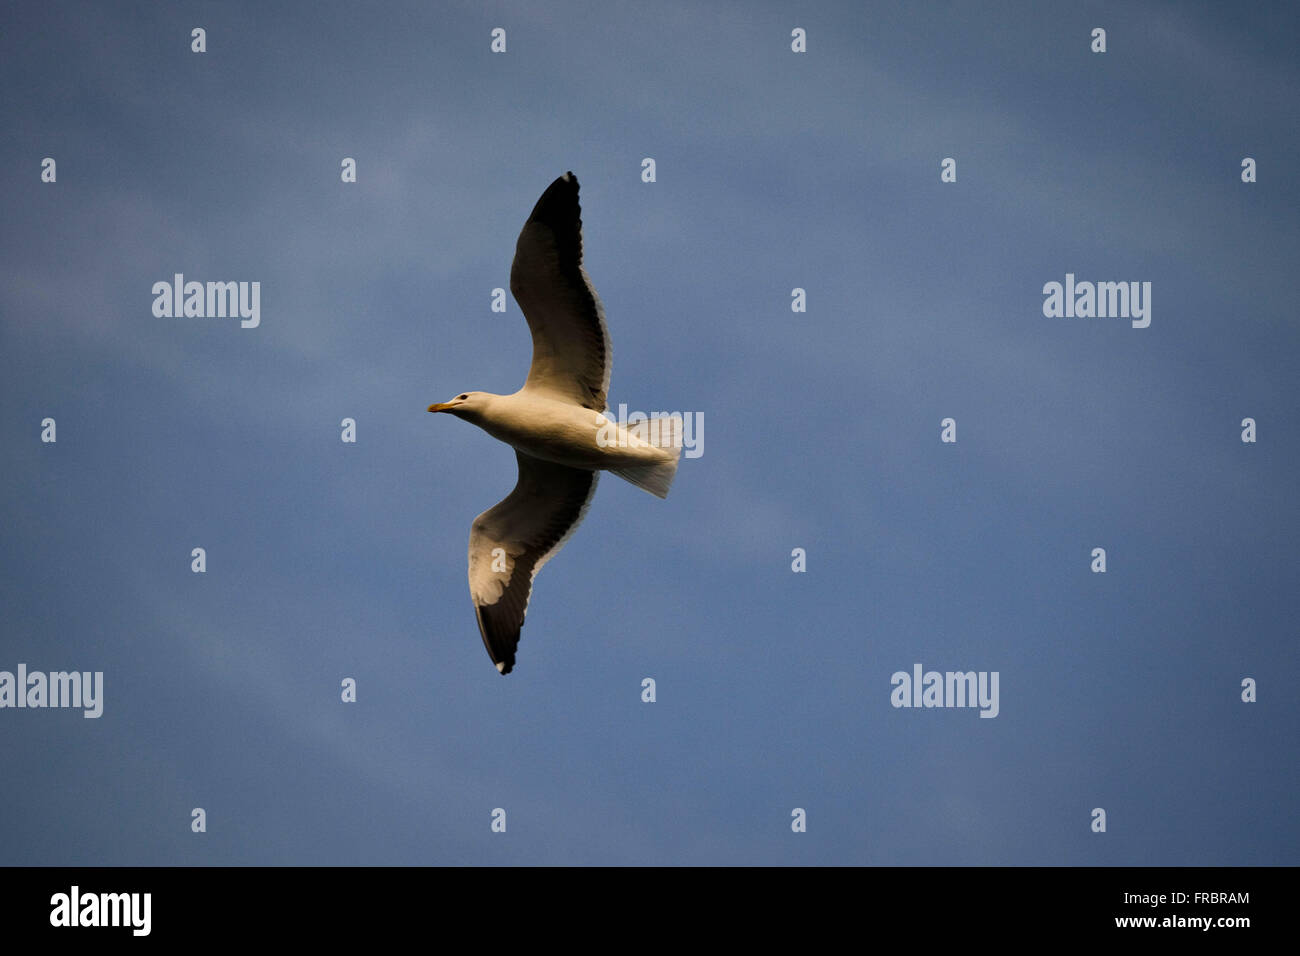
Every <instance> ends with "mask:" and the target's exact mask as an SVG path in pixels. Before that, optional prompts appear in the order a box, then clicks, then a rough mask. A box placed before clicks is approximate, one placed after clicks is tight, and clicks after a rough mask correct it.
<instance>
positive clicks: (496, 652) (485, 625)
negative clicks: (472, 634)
mask: <svg viewBox="0 0 1300 956" xmlns="http://www.w3.org/2000/svg"><path fill="white" fill-rule="evenodd" d="M485 610H486V608H484V607H481V606H479V605H475V606H474V616H475V617H477V618H478V632H479V635H480V636H481V637H482V638H483V647H484V649H485V650H487V652H488V657H490V658H491V659H492V663H493V664H495V665H496V668H497V673H499V674H501V675H502V676H503V677H504V676H505V675H506V674H509V673H510V672H511V671H512V670H514V669H515V648H516V647H518V646H519V630H520V628H519V627H516V628H514V629H513V633H507V631H508V630H509V629H506V628H502V627H501V625H500V623H499V622H498V621H496V620H495V619H493V616H492V615H491V614H490V613H488V614H485V613H484V611H485ZM522 624H523V622H522V621H521V622H520V625H521V626H522Z"/></svg>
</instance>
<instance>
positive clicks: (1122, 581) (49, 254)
mask: <svg viewBox="0 0 1300 956" xmlns="http://www.w3.org/2000/svg"><path fill="white" fill-rule="evenodd" d="M4 16H5V28H4V30H3V31H2V33H0V77H2V79H3V89H4V90H5V94H4V98H3V100H0V110H3V119H4V128H5V130H6V134H7V135H6V136H4V137H3V138H0V158H2V159H3V163H2V164H0V170H2V172H0V188H2V189H3V209H4V220H3V222H4V224H3V227H2V228H0V243H2V244H3V245H2V246H0V401H2V402H3V413H2V414H0V437H2V439H3V447H4V454H5V467H4V469H3V471H2V472H0V474H2V475H3V483H4V496H3V502H4V505H3V512H2V513H0V526H2V527H3V529H4V534H3V535H2V536H0V561H2V562H3V569H4V574H3V577H2V584H0V587H2V589H3V590H0V606H2V607H3V609H4V611H3V620H2V623H0V670H10V671H12V670H14V669H15V668H16V667H17V665H18V664H19V663H25V664H26V665H27V666H28V668H29V669H31V670H43V671H54V670H67V669H76V670H88V671H103V673H104V698H105V700H104V714H103V716H102V717H101V718H99V719H97V720H86V719H83V718H82V717H81V716H80V713H79V712H74V711H68V710H53V709H46V710H27V709H23V710H16V709H0V753H3V759H4V769H5V772H4V773H3V774H0V798H2V799H3V805H4V807H5V812H4V813H3V815H0V863H6V864H65V865H95V864H98V865H117V864H185V865H189V864H243V863H257V864H279V863H293V864H380V863H394V864H479V863H482V864H615V865H622V864H809V863H828V864H1038V865H1044V864H1046V865H1057V864H1063V865H1097V864H1118V865H1129V864H1133V865H1139V864H1141V865H1145V864H1158V865H1197V864H1212V865H1218V864H1222V865H1245V864H1292V865H1294V864H1296V863H1297V862H1300V827H1298V826H1297V824H1296V822H1295V818H1294V814H1293V812H1292V810H1293V808H1294V803H1295V798H1294V795H1295V793H1296V789H1297V784H1298V783H1300V780H1297V776H1298V774H1297V767H1298V766H1300V761H1298V760H1297V744H1296V733H1295V730H1296V727H1297V726H1300V720H1298V718H1300V713H1298V710H1300V706H1298V705H1297V701H1296V696H1295V694H1294V688H1295V686H1296V680H1297V668H1298V666H1300V651H1298V650H1297V642H1296V639H1295V626H1296V620H1297V614H1298V612H1300V589H1297V588H1296V584H1295V581H1296V573H1295V570H1296V562H1295V557H1294V553H1295V552H1294V548H1295V544H1294V543H1295V541H1296V539H1297V531H1300V527H1298V526H1300V517H1298V514H1300V513H1298V511H1297V508H1296V503H1295V488H1296V481H1295V475H1296V473H1297V465H1298V464H1300V446H1298V444H1297V438H1296V432H1295V428H1294V417H1295V412H1296V409H1297V407H1300V403H1298V402H1297V399H1298V398H1300V395H1298V389H1297V375H1296V367H1297V358H1298V357H1300V356H1298V346H1300V334H1298V332H1297V324H1296V316H1295V303H1296V302H1297V300H1298V298H1300V279H1298V278H1297V270H1296V268H1295V263H1296V261H1297V259H1298V258H1300V226H1298V224H1297V219H1296V215H1295V210H1296V209H1297V208H1300V202H1298V201H1297V199H1298V197H1297V185H1296V176H1295V172H1294V158H1295V156H1297V155H1300V143H1298V142H1297V139H1298V138H1300V137H1298V135H1297V130H1300V124H1297V123H1296V105H1295V104H1296V103H1297V102H1300V76H1298V71H1297V65H1296V61H1295V56H1294V36H1295V33H1296V29H1297V27H1298V26H1300V23H1297V20H1298V19H1300V17H1298V16H1297V14H1296V12H1295V8H1294V6H1292V5H1287V4H1261V5H1254V4H1252V5H1250V6H1249V7H1234V8H1232V9H1228V8H1227V7H1221V6H1218V5H1213V4H1140V5H1137V4H1128V3H1125V4H1105V3H1096V4H1088V3H1085V4H1064V3H1062V4H1040V3H1024V4H992V5H979V6H976V5H973V4H917V3H898V4H888V5H878V4H831V3H827V4H799V5H787V4H751V3H744V4H742V3H731V4H724V3H719V4H713V5H710V6H709V7H708V8H707V9H701V8H700V7H699V6H698V5H695V4H685V3H679V4H653V5H649V6H633V5H609V4H599V3H590V4H577V3H571V4H556V5H547V6H545V7H541V6H538V5H534V4H436V5H431V4H391V5H385V6H384V8H383V10H382V11H378V12H377V11H375V10H373V9H371V8H367V7H365V6H360V7H358V6H356V5H345V4H309V5H306V4H284V5H268V4H252V3H230V4H214V5H208V4H186V3H178V4H169V5H166V6H163V5H152V4H143V5H141V4H122V5H104V4H49V5H39V6H38V5H35V4H31V5H14V6H10V7H8V8H7V9H6V11H5V14H4ZM196 26H201V27H203V28H204V29H205V30H206V31H207V52H206V53H203V54H196V53H193V52H191V50H190V31H191V29H192V28H194V27H196ZM1098 26H1100V27H1103V28H1105V29H1106V31H1107V47H1108V49H1107V52H1106V53H1104V54H1094V53H1092V52H1090V50H1089V44H1090V39H1089V36H1090V31H1091V30H1092V29H1093V28H1094V27H1098ZM494 27H502V28H504V29H505V30H506V31H507V52H506V53H505V54H500V55H494V54H492V53H491V52H490V51H489V42H490V36H489V34H490V31H491V30H492V29H493V28H494ZM795 27H802V28H804V29H805V30H806V31H807V36H808V41H807V45H808V52H807V53H804V54H795V53H792V52H791V50H790V31H791V30H792V29H793V28H795ZM47 156H48V157H53V158H54V159H55V160H56V162H57V181H56V182H55V183H53V184H50V183H42V182H41V179H40V171H41V160H42V159H43V158H44V157H47ZM345 156H350V157H354V158H355V159H356V160H357V166H358V181H357V182H356V183H355V184H344V183H341V182H340V177H339V164H340V161H341V160H342V158H343V157H345ZM1246 156H1249V157H1253V158H1254V159H1255V160H1256V161H1257V163H1258V170H1259V172H1258V182H1257V183H1254V184H1249V185H1248V184H1244V183H1242V182H1241V179H1240V164H1241V160H1242V158H1243V157H1246ZM644 157H653V158H654V159H655V161H656V164H657V181H656V182H654V183H652V184H647V183H643V182H642V181H641V177H640V171H641V160H642V159H643V158H644ZM945 157H953V158H955V159H956V161H957V182H955V183H942V182H940V176H939V173H940V162H941V160H943V159H944V158H945ZM570 169H571V170H573V171H574V173H575V174H576V175H577V176H578V178H579V180H580V182H581V184H582V195H581V198H582V204H583V218H584V226H585V231H584V235H585V241H586V266H587V269H588V271H589V273H590V275H591V276H592V279H593V281H594V283H595V285H596V287H597V289H598V290H599V292H600V294H601V296H602V298H603V300H604V303H605V307H606V311H607V314H608V321H609V326H610V333H611V336H612V339H613V346H614V366H613V378H612V384H611V389H610V400H611V403H612V404H614V405H615V406H616V405H617V403H619V402H626V403H627V404H628V405H629V407H630V408H634V409H642V410H646V411H650V410H680V411H688V412H693V413H697V414H702V415H703V417H704V421H705V431H704V446H703V451H704V453H703V455H702V456H701V457H700V458H698V459H692V460H687V461H685V462H683V464H682V466H681V468H680V470H679V472H678V477H677V480H676V483H675V485H674V487H673V490H672V493H671V494H670V495H669V497H668V498H667V500H665V501H659V500H657V499H655V498H652V497H651V496H649V495H647V494H645V493H644V492H642V491H639V490H637V489H636V488H634V487H632V486H631V485H628V484H626V483H624V482H621V481H619V480H617V479H616V478H613V477H612V476H605V477H604V478H603V479H602V481H601V485H600V489H599V491H598V492H597V495H596V498H595V501H594V504H593V505H592V508H591V510H590V512H589V513H588V516H587V518H586V521H585V522H584V524H583V526H582V528H581V529H580V530H579V532H578V533H577V534H576V535H575V536H574V537H573V538H572V539H571V540H570V541H569V543H568V544H567V545H566V547H565V549H564V551H563V552H562V553H561V554H560V555H559V556H558V557H556V558H555V559H554V560H553V561H551V562H550V563H549V564H548V565H547V566H546V568H545V570H544V571H543V572H542V573H541V574H540V575H539V576H538V579H537V582H536V585H537V586H536V588H535V590H534V594H533V598H532V602H531V604H530V607H529V614H528V620H527V624H526V626H525V628H524V631H523V640H522V642H521V645H520V649H519V659H518V665H517V667H516V670H515V672H514V673H513V674H511V675H509V676H508V677H505V678H502V677H500V676H499V675H498V674H497V673H496V671H495V669H494V668H493V667H492V665H491V662H490V660H489V659H488V657H487V655H486V654H485V652H484V650H483V647H482V643H481V641H480V639H479V636H478V633H477V629H476V627H475V623H474V616H473V611H472V608H471V606H470V602H469V596H468V589H467V586H466V580H465V570H466V556H465V549H466V541H467V537H468V532H469V522H470V521H471V519H472V518H473V517H474V515H476V514H478V513H479V512H480V511H482V510H484V509H485V508H487V507H489V506H490V505H492V504H493V503H495V502H496V501H497V500H499V499H500V498H501V497H503V496H504V494H505V493H507V492H508V491H509V490H510V488H511V486H512V485H513V483H514V477H515V475H514V461H513V457H514V456H513V454H512V453H511V451H510V449H509V448H507V447H506V446H504V445H501V444H499V443H497V442H495V441H494V440H493V439H491V438H490V437H488V436H487V435H486V434H484V433H482V432H480V431H479V430H477V429H475V428H473V427H472V426H469V425H467V424H466V423H463V422H459V421H455V420H453V419H451V418H449V417H444V416H430V415H428V414H426V412H425V408H426V407H427V406H428V404H429V403H430V402H434V401H443V400H445V399H447V398H449V397H451V396H453V395H455V394H458V393H459V392H461V391H465V390H467V389H481V390H486V391H495V392H511V391H514V390H515V389H516V388H518V387H519V385H520V384H521V383H522V381H523V377H524V375H525V374H526V370H527V367H528V360H529V350H530V343H529V338H528V334H527V329H526V327H525V325H524V322H523V319H522V317H521V315H520V314H519V311H518V308H517V306H516V304H515V303H514V301H513V300H510V303H509V307H508V311H507V313H506V314H505V315H500V314H497V313H493V312H491V311H490V309H489V305H490V292H491V290H492V289H493V288H495V287H504V286H506V285H508V276H509V267H510V260H511V256H512V254H513V249H514V242H515V238H516V236H517V234H518V230H519V228H520V226H521V225H522V223H523V221H524V219H525V218H526V217H527V214H528V212H529V210H530V209H531V208H532V204H533V203H534V202H535V201H536V199H537V197H538V196H539V195H540V194H541V192H542V190H543V189H544V188H545V187H546V185H547V184H549V183H550V182H551V180H553V179H554V178H555V177H556V176H558V175H559V174H561V173H563V172H564V171H565V170H570ZM177 272H181V273H184V274H185V275H186V276H187V278H191V279H198V280H200V281H205V280H220V281H226V280H243V281H253V280H256V281H259V282H260V283H261V325H260V326H259V327H258V328H256V329H241V328H240V327H239V323H238V321H237V320H230V319H195V318H191V319H176V318H170V319H167V318H156V317H154V315H153V314H152V311H151V306H152V302H153V296H152V294H151V292H150V290H151V287H152V285H153V284H154V283H155V282H158V281H163V280H170V278H171V277H172V275H173V274H174V273H177ZM1067 272H1070V273H1074V274H1075V275H1076V276H1077V277H1078V278H1079V279H1080V280H1092V281H1121V280H1122V281H1149V282H1151V283H1152V322H1151V325H1150V327H1149V328H1146V329H1134V328H1132V327H1130V325H1129V323H1128V322H1127V321H1124V320H1117V319H1095V318H1094V319H1079V318H1075V319H1065V318H1051V319H1049V318H1046V317H1044V315H1043V312H1042V304H1043V294H1042V291H1041V290H1042V287H1043V285H1044V283H1047V282H1052V281H1057V282H1061V281H1064V278H1065V275H1066V273H1067ZM795 287H799V288H803V289H805V290H806V291H807V302H808V309H807V312H805V313H793V312H792V311H791V308H790V301H791V290H792V289H793V288H795ZM46 417H50V418H54V419H55V420H56V422H57V438H58V440H57V442H56V443H54V444H48V443H42V442H41V440H40V433H41V425H40V423H41V421H42V419H44V418H46ZM345 417H351V418H354V419H355V420H356V422H357V436H358V440H357V442H356V443H355V444H344V443H342V442H341V441H340V440H339V434H340V428H339V423H340V421H341V419H343V418H345ZM947 417H952V418H954V419H955V420H956V422H957V439H958V440H957V442H956V443H955V444H945V443H941V442H940V428H939V423H940V421H941V420H942V419H944V418H947ZM1245 417H1251V418H1254V419H1255V420H1256V422H1257V423H1258V441H1257V442H1256V443H1254V444H1245V443H1243V442H1242V441H1241V440H1240V433H1241V426H1240V423H1241V420H1242V419H1243V418H1245ZM194 547H203V548H204V549H205V550H206V553H207V570H206V572H205V573H203V574H194V573H192V572H191V571H190V560H191V559H190V552H191V549H192V548H194ZM796 547H802V548H805V549H806V551H807V556H808V557H807V572H806V573H801V574H796V573H792V571H791V557H790V554H791V550H792V549H793V548H796ZM1095 547H1104V548H1105V549H1106V552H1107V564H1108V567H1107V572H1106V573H1105V574H1093V573H1091V572H1090V570H1089V564H1090V553H1091V551H1092V549H1093V548H1095ZM917 662H920V663H922V664H924V666H925V667H926V669H936V670H940V671H946V670H963V671H965V670H975V671H997V672H998V673H999V674H1000V712H999V715H998V716H997V717H996V718H995V719H979V717H978V715H977V711H975V710H971V709H945V708H936V709H920V710H914V709H896V708H894V707H892V706H891V704H890V692H891V689H892V687H891V683H890V677H891V675H892V674H893V673H894V672H895V671H899V670H905V671H910V670H911V668H912V666H913V664H915V663H917ZM344 677H353V678H355V679H356V681H357V685H358V700H357V702H356V703H355V704H344V703H342V702H341V701H340V691H339V683H340V681H341V680H342V679H343V678H344ZM644 677H653V678H654V679H655V681H656V682H657V700H656V702H655V703H653V704H647V703H643V702H642V701H641V698H640V690H641V681H642V679H643V678H644ZM1245 677H1252V678H1254V679H1256V680H1257V681H1258V688H1259V689H1258V695H1259V699H1258V702H1256V703H1253V704H1246V703H1243V702H1242V701H1241V700H1240V683H1241V680H1242V679H1243V678H1245ZM194 807H202V808H204V809H205V811H206V813H207V824H208V825H207V832H206V833H203V834H195V833H192V832H191V830H190V812H191V809H192V808H194ZM496 807H502V808H505V810H506V812H507V820H508V824H507V832H506V833H505V834H494V833H492V832H491V831H490V826H489V824H490V815H491V812H492V810H493V809H494V808H496ZM795 807H801V808H804V809H805V810H806V811H807V818H808V826H807V832H806V833H802V834H796V833H793V832H791V827H790V821H791V810H792V809H793V808H795ZM1095 807H1102V808H1104V809H1105V810H1106V813H1107V831H1106V832H1105V833H1104V834H1101V833H1093V832H1091V830H1090V823H1091V816H1090V814H1091V811H1092V810H1093V808H1095Z"/></svg>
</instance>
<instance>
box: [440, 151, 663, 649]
mask: <svg viewBox="0 0 1300 956" xmlns="http://www.w3.org/2000/svg"><path fill="white" fill-rule="evenodd" d="M581 213H582V210H581V207H580V206H579V205H578V180H577V178H576V177H575V176H574V175H573V173H571V172H568V173H565V174H564V175H563V176H561V177H560V178H559V179H557V180H555V182H553V183H551V185H550V186H549V187H547V189H546V192H544V193H542V198H541V199H539V200H537V205H536V206H534V207H533V212H532V215H530V216H529V217H528V221H527V222H525V223H524V228H523V229H522V230H521V231H520V233H519V241H518V242H517V243H516V245H515V261H514V264H513V265H512V266H511V268H510V291H511V293H513V295H514V297H515V300H516V301H517V302H518V303H519V306H520V308H522V309H523V312H524V318H525V319H527V320H528V328H529V329H530V330H531V332H532V335H533V363H532V366H531V367H530V368H529V369H528V378H527V380H526V381H525V382H524V386H523V388H521V389H520V390H519V391H517V392H515V393H514V394H513V395H493V394H491V393H490V392H465V393H463V394H461V395H458V396H456V397H455V398H453V399H452V400H451V401H449V402H439V403H437V404H434V405H430V406H429V411H431V412H449V413H450V414H452V415H455V416H456V417H457V418H463V419H465V421H467V422H472V423H473V424H475V425H478V426H479V427H480V428H482V429H483V430H484V431H485V432H487V433H488V434H489V435H491V436H492V437H494V438H498V439H500V440H501V441H503V442H505V443H506V444H508V445H510V446H512V447H513V448H514V449H515V456H516V458H517V459H518V461H519V480H518V482H517V483H516V484H515V488H514V490H513V491H511V492H510V494H508V495H507V496H506V497H505V498H504V499H503V500H501V501H500V502H498V503H497V504H496V505H495V506H493V507H492V508H489V509H488V510H487V511H485V512H483V513H482V514H481V515H479V516H478V517H477V518H475V519H474V523H473V525H471V527H470V534H469V593H470V597H471V599H472V600H473V602H474V611H475V614H476V615H477V617H478V627H479V633H480V634H482V635H483V645H484V646H485V647H486V648H487V652H488V655H489V656H490V657H491V658H492V662H493V663H494V664H496V667H497V670H498V671H500V672H501V673H502V674H508V673H510V671H511V669H512V668H513V667H514V665H515V649H516V648H517V647H518V645H519V630H520V628H521V627H522V626H523V623H524V615H525V613H526V612H527V610H528V598H529V595H530V594H531V593H532V587H533V578H535V577H536V576H537V572H538V571H540V570H541V569H542V565H544V564H545V563H546V562H547V561H549V560H550V559H551V558H552V557H554V556H555V554H556V553H557V552H558V551H559V550H560V548H561V547H563V546H564V542H565V541H567V540H568V539H569V536H570V535H572V534H573V532H574V531H575V530H576V529H577V527H578V525H579V524H580V523H581V521H582V519H583V517H584V516H585V515H586V513H587V508H588V506H589V505H590V504H591V499H592V497H593V496H594V495H595V493H596V479H597V478H598V477H599V472H600V471H601V470H606V471H611V472H613V473H614V474H616V475H618V476H619V477H620V478H623V479H625V480H627V481H630V482H632V483H633V484H634V485H636V486H637V487H639V488H644V489H645V490H646V491H649V492H650V493H651V494H654V495H657V496H658V497H660V498H664V497H666V496H667V495H668V488H669V486H670V485H671V484H672V480H673V476H674V475H675V474H676V472H677V462H678V458H679V457H680V455H681V425H682V422H681V418H680V417H678V416H675V415H674V416H668V417H663V418H658V419H654V420H651V421H641V422H640V423H639V424H636V425H631V426H628V425H625V424H623V423H619V422H615V421H613V420H611V419H608V418H606V417H605V415H604V413H603V410H604V409H605V393H606V391H607V390H608V389H609V370H610V357H611V355H610V351H611V350H610V344H609V331H608V330H607V329H606V328H605V309H604V307H603V306H602V305H601V304H600V298H599V297H598V296H597V295H596V290H595V288H593V287H592V284H591V279H590V278H589V277H588V276H587V270H586V269H584V268H583V266H582V218H581Z"/></svg>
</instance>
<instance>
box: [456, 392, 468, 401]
mask: <svg viewBox="0 0 1300 956" xmlns="http://www.w3.org/2000/svg"><path fill="white" fill-rule="evenodd" d="M467 398H469V393H466V394H464V395H462V396H461V397H460V398H458V399H456V401H458V402H463V401H464V400H465V399H467Z"/></svg>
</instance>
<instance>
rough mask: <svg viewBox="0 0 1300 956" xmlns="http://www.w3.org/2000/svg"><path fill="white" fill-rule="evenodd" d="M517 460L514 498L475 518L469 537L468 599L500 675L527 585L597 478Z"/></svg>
mask: <svg viewBox="0 0 1300 956" xmlns="http://www.w3.org/2000/svg"><path fill="white" fill-rule="evenodd" d="M515 456H516V457H517V458H518V459H519V481H518V482H517V483H516V484H515V488H514V491H512V492H510V494H508V495H506V497H505V498H503V499H502V500H501V501H500V502H498V503H497V504H496V505H494V506H493V507H492V508H489V509H488V510H487V511H485V512H483V513H482V514H481V515H479V516H478V517H477V518H475V519H474V524H473V525H472V526H471V527H470V532H469V593H470V597H471V598H472V599H473V601H474V611H475V613H476V614H477V615H478V629H479V633H480V634H482V635H483V646H484V647H486V648H487V652H488V655H489V656H490V657H491V658H492V663H494V664H496V666H497V670H498V671H500V672H501V673H502V674H509V673H510V670H511V669H512V668H513V667H514V666H515V648H516V647H518V646H519V629H520V628H521V627H523V624H524V614H525V612H527V610H528V597H529V595H530V594H531V593H532V590H533V578H534V577H536V576H537V572H538V571H540V570H541V569H542V565H544V564H545V563H546V562H547V561H549V560H550V559H551V558H552V557H553V556H554V555H555V554H556V552H558V551H559V550H560V548H562V547H563V546H564V542H565V541H567V540H568V539H569V536H570V535H571V534H573V532H574V531H575V530H576V529H577V527H578V525H579V524H581V522H582V519H583V517H584V516H585V515H586V513H587V507H588V506H589V505H590V504H591V499H592V497H593V496H594V495H595V493H596V479H597V477H598V473H597V472H594V471H583V470H582V469H579V468H569V467H567V466H565V465H556V464H552V463H551V462H549V461H542V460H541V459H538V458H533V457H532V456H531V455H525V454H524V453H523V452H520V451H516V452H515Z"/></svg>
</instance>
